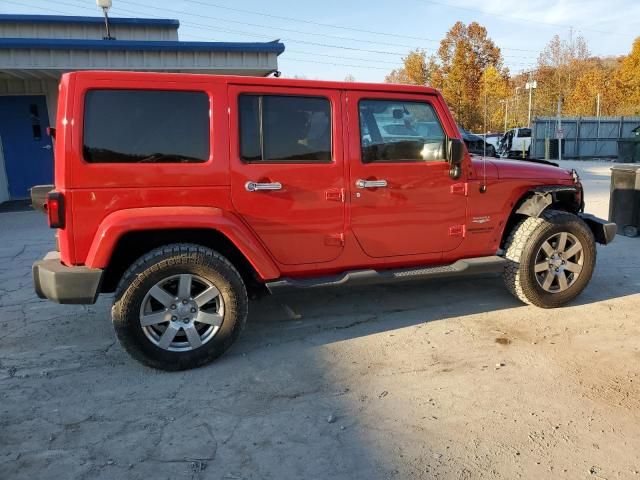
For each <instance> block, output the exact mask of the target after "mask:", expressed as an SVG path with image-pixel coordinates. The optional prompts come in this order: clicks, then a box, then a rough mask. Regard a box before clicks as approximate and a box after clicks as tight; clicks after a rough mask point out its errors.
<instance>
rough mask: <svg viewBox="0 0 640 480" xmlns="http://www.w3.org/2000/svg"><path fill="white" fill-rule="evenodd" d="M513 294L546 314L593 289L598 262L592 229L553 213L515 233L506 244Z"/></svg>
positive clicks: (525, 222)
mask: <svg viewBox="0 0 640 480" xmlns="http://www.w3.org/2000/svg"><path fill="white" fill-rule="evenodd" d="M505 251H506V254H505V256H506V259H507V261H508V262H507V266H506V267H505V271H504V280H505V283H506V285H507V288H508V289H509V290H510V291H511V293H513V295H515V296H516V297H517V298H518V299H520V300H521V301H523V302H525V303H528V304H531V305H536V306H538V307H542V308H554V307H559V306H562V305H564V304H565V303H567V302H570V301H571V300H573V299H574V298H575V297H577V296H578V295H579V294H580V293H581V292H582V290H584V288H585V287H586V286H587V284H588V283H589V280H590V279H591V275H592V274H593V269H594V267H595V262H596V245H595V240H594V238H593V234H592V233H591V230H589V227H588V226H587V225H586V224H585V223H584V222H583V221H582V219H580V218H579V217H577V216H576V215H573V214H570V213H567V212H561V211H557V210H547V211H545V212H543V213H542V215H541V216H540V217H539V218H533V217H529V218H526V219H525V220H523V221H522V222H520V223H519V224H518V225H516V227H515V228H514V229H513V231H512V232H511V234H510V235H509V238H508V239H507V244H506V248H505Z"/></svg>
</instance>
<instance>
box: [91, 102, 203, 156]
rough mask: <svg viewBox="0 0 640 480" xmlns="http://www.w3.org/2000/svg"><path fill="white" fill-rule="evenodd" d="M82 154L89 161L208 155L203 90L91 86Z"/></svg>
mask: <svg viewBox="0 0 640 480" xmlns="http://www.w3.org/2000/svg"><path fill="white" fill-rule="evenodd" d="M83 149H84V158H85V160H86V161H87V162H93V163H184V162H187V163H189V162H205V161H207V160H208V158H209V97H208V96H207V94H206V93H203V92H174V91H153V90H92V91H90V92H88V93H87V96H86V98H85V111H84V146H83Z"/></svg>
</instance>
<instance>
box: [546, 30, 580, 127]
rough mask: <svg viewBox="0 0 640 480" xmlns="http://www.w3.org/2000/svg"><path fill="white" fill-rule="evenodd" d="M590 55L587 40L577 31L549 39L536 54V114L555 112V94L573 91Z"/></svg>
mask: <svg viewBox="0 0 640 480" xmlns="http://www.w3.org/2000/svg"><path fill="white" fill-rule="evenodd" d="M589 57H590V54H589V48H588V46H587V42H586V41H585V39H584V38H583V37H582V36H580V35H578V36H576V37H574V36H573V35H570V36H569V38H568V39H564V40H563V39H561V38H560V36H559V35H555V36H554V37H553V38H552V39H551V41H550V42H549V43H548V44H547V45H546V46H545V48H544V49H543V50H542V52H541V53H540V56H539V57H538V68H537V70H536V72H535V78H536V80H537V81H538V88H537V90H536V104H537V109H536V112H537V113H538V114H542V115H554V114H555V112H556V106H557V101H558V98H566V97H567V96H569V95H570V94H571V93H572V92H573V91H574V89H575V87H576V84H577V82H578V80H579V78H580V76H581V75H582V73H584V71H585V70H586V69H587V67H588V61H589Z"/></svg>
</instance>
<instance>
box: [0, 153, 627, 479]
mask: <svg viewBox="0 0 640 480" xmlns="http://www.w3.org/2000/svg"><path fill="white" fill-rule="evenodd" d="M563 165H567V166H572V167H573V166H576V165H577V168H578V169H579V171H580V172H581V174H582V176H583V179H584V181H585V185H586V199H587V210H588V211H591V212H593V213H596V214H598V215H600V216H603V217H606V216H607V208H608V189H609V168H610V166H611V164H605V163H597V162H577V163H571V162H563ZM45 223H46V222H45V219H44V218H43V217H42V216H41V215H40V214H37V213H34V212H19V213H3V214H0V479H3V480H4V479H11V480H14V479H15V480H19V479H34V478H47V479H67V478H73V479H75V478H80V479H89V478H91V479H93V478H101V479H102V478H103V479H116V478H133V479H136V478H140V479H142V478H154V479H164V478H166V479H192V478H193V479H260V480H262V479H329V478H330V479H334V480H337V479H387V478H388V479H415V478H421V479H422V478H424V479H427V478H429V479H430V478H435V479H471V478H496V479H515V478H531V479H539V478H567V479H582V478H589V479H603V478H606V479H619V478H620V479H626V478H630V479H640V238H634V239H631V238H624V237H621V236H618V237H617V239H616V241H615V242H614V243H613V244H612V245H610V246H607V247H599V248H598V265H597V269H596V272H595V274H594V277H593V280H592V282H591V284H590V285H589V287H588V288H587V290H586V291H585V292H584V293H583V295H582V296H581V297H579V299H578V300H577V301H575V302H574V303H572V304H571V305H570V306H568V307H566V308H562V309H557V310H542V309H538V308H535V307H528V306H523V305H522V304H520V303H518V302H517V301H516V300H515V299H514V298H513V297H511V296H510V294H509V293H508V292H507V291H506V290H505V288H504V287H503V284H502V280H501V278H499V277H484V278H475V279H468V280H463V281H435V282H428V283H422V284H412V285H394V286H385V287H367V288H358V289H356V288H353V289H339V290H322V291H309V292H304V293H296V294H290V295H286V296H281V297H278V298H276V297H270V298H266V299H263V300H261V301H258V302H253V303H252V304H251V305H250V312H251V313H250V316H249V322H248V326H247V329H246V330H245V331H244V333H243V336H242V337H241V339H240V340H239V341H238V343H237V344H236V345H235V346H234V347H233V348H232V349H231V350H230V351H229V352H228V353H227V354H226V355H225V356H224V357H223V358H221V359H220V360H219V361H218V362H217V363H215V364H212V365H209V366H207V367H204V368H201V369H198V370H194V371H188V372H181V373H162V372H158V371H154V370H150V369H148V368H145V367H143V366H141V365H139V364H138V363H136V362H134V361H133V360H131V359H130V358H129V357H128V356H127V355H126V354H125V352H124V351H123V350H122V349H121V348H120V346H119V345H118V344H117V343H116V341H115V337H114V333H113V330H112V327H111V324H110V317H109V313H110V312H109V311H110V303H111V299H110V298H109V297H105V298H101V299H100V300H99V302H98V303H97V304H96V305H92V306H89V307H82V306H61V305H56V304H53V303H49V302H46V301H41V300H39V299H37V298H36V296H35V294H34V293H33V288H32V285H31V277H30V267H31V263H32V262H33V261H34V260H35V259H37V258H39V257H41V256H42V255H43V254H44V253H45V252H46V251H47V250H50V249H52V247H53V237H52V234H51V232H50V231H49V230H48V229H47V227H46V225H45ZM283 305H287V306H288V307H290V309H292V310H293V312H296V313H297V314H299V315H301V318H296V317H295V316H294V315H292V313H291V312H290V311H289V310H288V309H287V308H285V307H284V306H283Z"/></svg>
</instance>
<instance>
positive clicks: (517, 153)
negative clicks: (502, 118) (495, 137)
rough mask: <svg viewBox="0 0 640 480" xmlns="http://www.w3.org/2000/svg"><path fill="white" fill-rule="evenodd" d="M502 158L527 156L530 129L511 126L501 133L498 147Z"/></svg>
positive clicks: (529, 151) (529, 145)
mask: <svg viewBox="0 0 640 480" xmlns="http://www.w3.org/2000/svg"><path fill="white" fill-rule="evenodd" d="M498 153H499V155H500V157H503V158H529V157H530V153H531V129H530V128H512V129H511V130H508V131H507V132H505V134H504V135H503V137H502V139H501V140H500V148H499V149H498Z"/></svg>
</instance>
